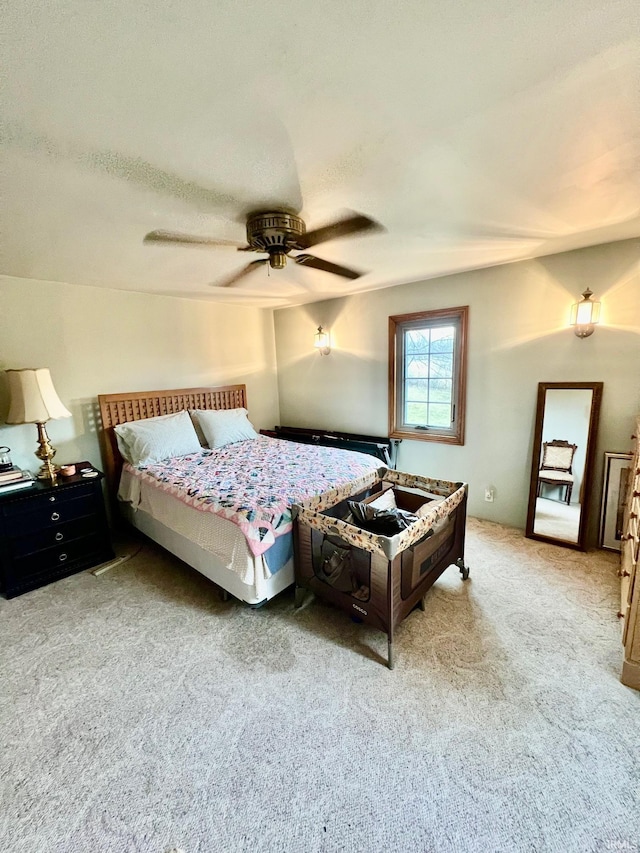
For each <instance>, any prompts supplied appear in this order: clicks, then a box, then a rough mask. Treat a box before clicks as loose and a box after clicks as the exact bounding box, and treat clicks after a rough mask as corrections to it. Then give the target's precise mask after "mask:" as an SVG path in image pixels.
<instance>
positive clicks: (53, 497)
mask: <svg viewBox="0 0 640 853" xmlns="http://www.w3.org/2000/svg"><path fill="white" fill-rule="evenodd" d="M55 499H56V497H55V495H51V497H50V498H49V500H50V501H51V502H52V503H53V502H54V501H55Z"/></svg>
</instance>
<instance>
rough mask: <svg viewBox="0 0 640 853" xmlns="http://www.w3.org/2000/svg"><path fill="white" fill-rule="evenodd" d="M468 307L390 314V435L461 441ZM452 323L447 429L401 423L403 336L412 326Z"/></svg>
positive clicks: (429, 326) (402, 406) (459, 442)
mask: <svg viewBox="0 0 640 853" xmlns="http://www.w3.org/2000/svg"><path fill="white" fill-rule="evenodd" d="M468 317H469V306H468V305H463V306H461V307H458V308H444V309H439V310H436V311H418V312H416V313H413V314H399V315H396V316H395V317H389V436H390V438H410V439H415V440H417V441H440V442H444V443H447V444H461V445H462V444H464V424H465V404H466V377H467V326H468ZM438 326H454V328H455V330H456V333H455V340H454V349H453V387H452V398H451V399H452V408H453V418H452V421H451V425H450V427H449V428H445V427H441V426H427V425H425V426H415V425H411V424H406V423H404V418H403V413H404V398H405V388H406V384H405V377H404V361H405V359H404V339H405V332H407V331H408V330H411V329H429V328H437V327H438Z"/></svg>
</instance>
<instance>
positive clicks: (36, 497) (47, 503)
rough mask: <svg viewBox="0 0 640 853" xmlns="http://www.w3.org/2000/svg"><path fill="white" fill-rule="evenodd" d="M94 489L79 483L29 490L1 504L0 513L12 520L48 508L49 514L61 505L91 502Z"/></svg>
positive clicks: (89, 485)
mask: <svg viewBox="0 0 640 853" xmlns="http://www.w3.org/2000/svg"><path fill="white" fill-rule="evenodd" d="M94 495H95V488H94V484H93V483H80V484H78V485H77V486H71V487H70V488H65V487H60V486H58V487H54V488H48V489H47V488H40V489H38V490H37V491H32V490H31V489H29V490H27V491H24V492H22V493H18V494H17V495H16V496H15V499H14V500H11V501H9V502H7V503H6V504H4V503H3V504H2V506H1V507H0V512H2V514H3V515H4V516H5V518H14V517H15V516H18V515H23V514H24V513H31V512H37V511H42V512H46V510H47V508H50V510H51V512H53V510H55V509H59V507H60V506H61V505H62V504H68V503H72V502H74V501H77V500H83V499H84V500H89V501H91V500H93V498H94Z"/></svg>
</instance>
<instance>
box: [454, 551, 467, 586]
mask: <svg viewBox="0 0 640 853" xmlns="http://www.w3.org/2000/svg"><path fill="white" fill-rule="evenodd" d="M456 566H457V567H458V569H459V570H460V574H461V575H462V580H463V581H466V580H467V578H468V577H469V567H468V566H465V564H464V560H463V559H462V557H460V559H459V560H457V561H456Z"/></svg>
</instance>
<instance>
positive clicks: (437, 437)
mask: <svg viewBox="0 0 640 853" xmlns="http://www.w3.org/2000/svg"><path fill="white" fill-rule="evenodd" d="M389 438H403V439H409V440H410V441H438V442H440V443H441V444H458V445H464V436H462V435H454V434H452V433H438V432H436V431H435V430H422V429H406V430H403V429H395V430H392V431H391V432H390V433H389Z"/></svg>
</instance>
